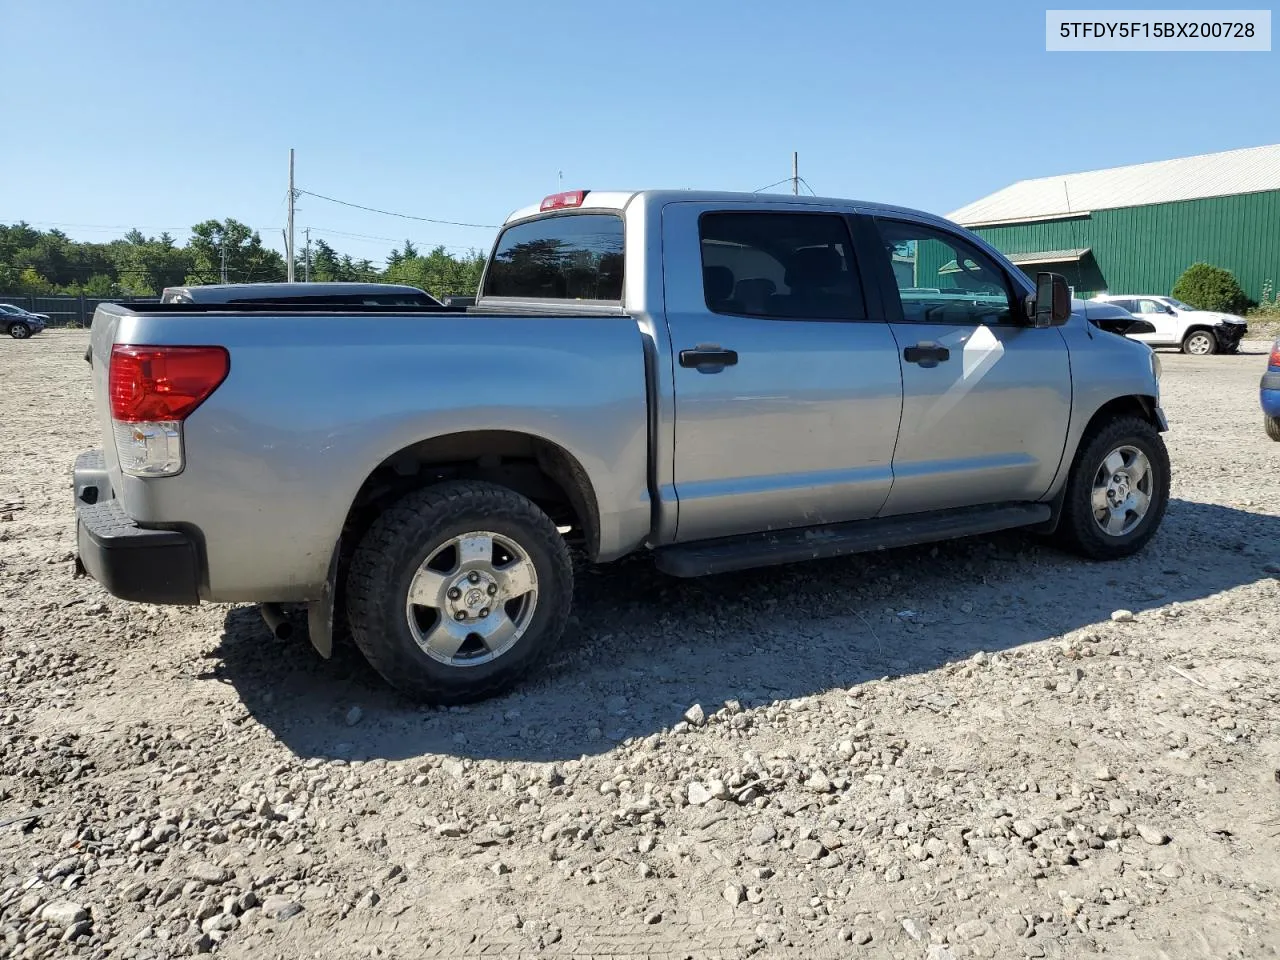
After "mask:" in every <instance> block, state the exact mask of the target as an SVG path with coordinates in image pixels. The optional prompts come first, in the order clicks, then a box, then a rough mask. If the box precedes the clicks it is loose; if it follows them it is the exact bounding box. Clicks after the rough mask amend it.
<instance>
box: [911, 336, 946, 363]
mask: <svg viewBox="0 0 1280 960" xmlns="http://www.w3.org/2000/svg"><path fill="white" fill-rule="evenodd" d="M902 359H903V360H905V361H907V363H918V364H920V366H922V367H936V366H937V365H938V364H939V363H942V362H943V361H944V360H950V359H951V351H950V350H948V349H947V348H946V347H944V346H943V345H942V344H940V343H934V342H933V341H931V340H926V341H924V342H922V343H917V344H915V345H914V346H911V347H907V348H906V349H905V350H903V351H902Z"/></svg>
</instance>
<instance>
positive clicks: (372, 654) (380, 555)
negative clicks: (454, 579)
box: [346, 481, 573, 704]
mask: <svg viewBox="0 0 1280 960" xmlns="http://www.w3.org/2000/svg"><path fill="white" fill-rule="evenodd" d="M476 530H485V531H492V532H494V533H497V534H501V535H502V536H505V537H508V538H510V539H511V540H512V541H514V542H515V543H517V544H518V545H519V546H520V547H521V549H523V550H524V551H525V552H526V554H527V556H528V558H529V560H530V561H531V562H532V563H533V565H534V568H535V570H536V572H537V578H538V598H537V606H536V608H535V609H534V611H533V614H532V619H531V620H530V622H529V626H528V628H527V630H526V631H525V633H524V634H523V635H522V636H521V637H520V638H519V640H517V641H516V642H515V645H514V646H512V647H511V648H510V649H509V650H507V651H506V652H505V653H503V654H501V655H500V656H498V657H497V658H496V659H494V660H492V661H490V662H488V663H485V664H481V665H476V666H465V667H462V666H453V665H449V664H445V663H441V662H439V661H437V660H434V659H432V657H430V656H428V655H427V654H426V652H424V651H423V649H422V648H421V647H420V646H419V645H418V643H417V642H416V640H415V639H414V636H413V633H412V631H411V630H410V628H409V623H408V620H407V617H406V613H405V606H406V600H407V596H408V590H409V585H410V583H411V582H412V580H413V577H414V575H415V573H416V572H417V570H418V568H419V566H420V565H421V564H422V563H423V561H424V560H425V559H426V558H427V557H428V556H430V555H431V553H432V551H434V550H436V549H438V548H439V546H440V545H441V544H442V543H445V542H446V541H448V540H449V539H450V538H451V537H454V536H458V535H460V534H463V533H467V532H469V531H476ZM346 592H347V616H348V621H349V623H350V626H351V637H352V639H353V640H354V641H355V644H356V646H357V647H358V648H359V649H360V651H361V653H363V654H364V656H365V658H366V659H367V660H368V661H369V663H370V665H371V666H372V667H373V668H374V670H376V671H377V672H378V673H379V674H380V675H381V676H382V677H383V678H384V679H385V680H386V681H387V682H388V683H389V684H391V685H392V686H393V687H395V688H396V689H398V690H400V691H402V692H404V693H406V694H408V695H409V696H411V697H413V698H414V699H416V700H420V701H423V702H427V703H434V704H459V703H469V702H473V701H476V700H483V699H486V698H488V697H492V696H496V695H498V694H500V693H503V692H505V691H507V690H509V689H510V688H512V687H513V686H515V685H516V684H517V683H518V682H519V681H520V680H521V679H523V678H524V677H525V676H526V675H527V674H528V673H529V672H530V671H531V670H533V669H534V668H535V667H536V666H538V664H539V663H541V662H542V661H543V660H544V659H545V657H546V656H547V655H548V654H549V653H550V652H551V650H552V649H553V648H554V647H555V645H556V643H557V641H558V640H559V639H560V635H561V634H562V633H563V631H564V626H565V623H566V621H567V620H568V618H569V609H570V606H571V605H572V602H573V565H572V562H571V560H570V555H569V549H568V547H567V546H566V544H565V542H564V538H563V537H562V536H561V535H560V533H559V532H558V531H557V530H556V526H555V524H554V523H553V522H552V521H551V519H550V518H549V517H548V516H547V515H546V514H545V513H543V511H542V510H540V509H539V508H538V507H537V506H536V505H534V504H533V503H532V502H531V501H530V500H528V499H527V498H525V497H523V496H521V495H520V494H518V493H516V492H514V491H512V490H509V489H507V488H506V487H501V486H498V485H496V484H492V483H485V482H481V481H447V482H445V483H441V484H438V485H435V486H430V487H425V488H423V489H421V490H416V491H414V492H412V493H410V494H407V495H406V496H404V497H403V498H402V499H400V500H398V501H397V502H396V503H394V504H392V505H391V506H390V507H388V508H387V509H386V510H385V511H384V512H383V513H382V514H381V515H380V516H379V517H378V518H377V519H376V520H375V521H374V522H373V524H372V525H371V526H370V527H369V529H368V531H367V532H366V533H365V535H364V537H363V538H362V539H361V541H360V543H359V545H358V546H357V547H356V550H355V552H354V554H353V555H352V558H351V566H350V568H349V570H348V573H347V580H346Z"/></svg>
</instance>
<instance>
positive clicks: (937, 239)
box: [875, 217, 1013, 325]
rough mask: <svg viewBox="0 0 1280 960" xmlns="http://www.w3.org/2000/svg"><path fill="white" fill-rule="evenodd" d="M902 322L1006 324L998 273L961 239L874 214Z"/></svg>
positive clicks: (1004, 289) (1007, 298) (1005, 287)
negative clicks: (889, 268) (889, 263)
mask: <svg viewBox="0 0 1280 960" xmlns="http://www.w3.org/2000/svg"><path fill="white" fill-rule="evenodd" d="M875 222H876V227H877V229H878V230H879V231H880V240H881V242H882V243H883V244H884V249H885V252H886V254H887V255H888V257H889V260H890V262H891V265H892V267H893V278H894V281H895V282H896V285H897V288H898V296H899V298H900V299H901V301H902V316H903V319H904V320H905V321H906V322H907V323H961V324H988V325H990V324H998V323H1009V322H1010V318H1011V316H1012V309H1011V304H1012V302H1013V296H1012V293H1011V290H1010V288H1009V282H1008V280H1007V279H1006V277H1005V274H1004V271H1003V270H1001V269H1000V267H999V266H997V265H996V263H995V261H994V260H992V259H991V258H990V257H989V256H987V255H986V254H985V253H983V252H982V251H981V250H979V249H978V248H977V247H975V246H973V245H972V244H969V243H967V242H966V241H965V240H964V239H963V238H961V237H958V236H955V235H953V234H950V233H947V232H945V231H943V230H938V229H935V228H933V227H928V226H925V225H923V224H919V223H909V222H907V221H903V220H885V219H880V218H878V217H877V218H876V221H875Z"/></svg>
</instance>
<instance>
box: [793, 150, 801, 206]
mask: <svg viewBox="0 0 1280 960" xmlns="http://www.w3.org/2000/svg"><path fill="white" fill-rule="evenodd" d="M791 193H792V195H793V196H797V197H798V196H799V195H800V152H799V151H798V150H792V151H791Z"/></svg>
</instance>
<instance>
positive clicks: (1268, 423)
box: [1262, 416, 1280, 441]
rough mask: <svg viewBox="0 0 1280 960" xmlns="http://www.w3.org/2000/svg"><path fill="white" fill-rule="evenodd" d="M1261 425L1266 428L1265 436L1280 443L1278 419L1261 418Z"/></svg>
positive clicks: (1279, 418)
mask: <svg viewBox="0 0 1280 960" xmlns="http://www.w3.org/2000/svg"><path fill="white" fill-rule="evenodd" d="M1262 424H1263V426H1265V427H1266V428H1267V436H1268V437H1270V438H1271V439H1272V440H1277V441H1280V417H1266V416H1264V417H1263V418H1262Z"/></svg>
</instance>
